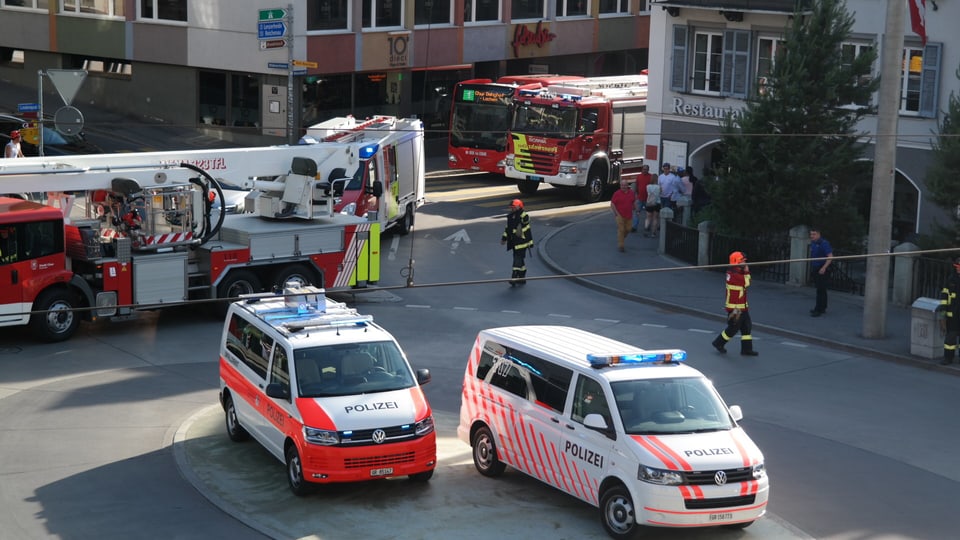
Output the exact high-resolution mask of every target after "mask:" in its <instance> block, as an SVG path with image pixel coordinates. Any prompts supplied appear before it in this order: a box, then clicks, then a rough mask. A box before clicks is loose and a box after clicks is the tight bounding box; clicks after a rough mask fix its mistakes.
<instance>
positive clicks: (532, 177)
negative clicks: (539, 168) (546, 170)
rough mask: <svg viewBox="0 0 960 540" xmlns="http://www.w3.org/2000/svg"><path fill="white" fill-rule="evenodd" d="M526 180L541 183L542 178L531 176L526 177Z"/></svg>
mask: <svg viewBox="0 0 960 540" xmlns="http://www.w3.org/2000/svg"><path fill="white" fill-rule="evenodd" d="M527 180H532V181H534V182H543V177H542V176H533V175H532V174H528V175H527Z"/></svg>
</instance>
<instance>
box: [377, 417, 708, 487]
mask: <svg viewBox="0 0 960 540" xmlns="http://www.w3.org/2000/svg"><path fill="white" fill-rule="evenodd" d="M372 438H373V442H375V443H377V444H382V443H383V441H385V440H386V439H387V432H386V431H384V430H382V429H375V430H373V435H372ZM718 474H719V473H718ZM724 482H726V476H724Z"/></svg>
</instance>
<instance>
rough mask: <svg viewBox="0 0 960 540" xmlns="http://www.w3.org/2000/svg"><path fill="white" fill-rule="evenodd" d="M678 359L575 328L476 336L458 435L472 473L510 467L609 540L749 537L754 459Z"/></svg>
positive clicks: (763, 500) (733, 410)
mask: <svg viewBox="0 0 960 540" xmlns="http://www.w3.org/2000/svg"><path fill="white" fill-rule="evenodd" d="M685 359H686V353H685V352H684V351H681V350H666V351H645V350H643V349H639V348H637V347H634V346H631V345H628V344H626V343H621V342H619V341H615V340H612V339H608V338H605V337H602V336H598V335H595V334H591V333H589V332H585V331H583V330H579V329H576V328H569V327H562V326H514V327H504V328H492V329H488V330H483V331H481V332H480V333H479V335H478V336H477V339H476V342H475V343H474V346H473V349H472V350H471V352H470V357H469V359H468V362H467V369H466V374H465V375H464V382H463V396H462V402H461V405H460V424H459V426H458V428H457V435H458V436H459V438H460V439H461V440H462V441H464V442H466V443H468V444H470V445H471V446H472V447H473V462H474V465H475V466H476V468H477V470H478V471H479V472H480V473H481V474H483V475H485V476H498V475H499V474H501V473H503V471H504V469H505V467H506V466H507V465H510V466H511V467H514V468H516V469H518V470H520V471H522V472H524V473H526V474H528V475H530V476H532V477H534V478H537V479H539V480H541V481H543V482H546V483H547V484H549V485H551V486H553V487H555V488H557V489H560V490H562V491H564V492H566V493H569V494H570V495H573V496H574V497H577V498H580V499H582V500H584V501H586V502H588V503H590V504H592V505H594V506H597V507H599V509H600V518H601V522H602V523H603V526H604V528H605V529H606V531H607V533H608V534H609V535H610V536H612V537H614V538H629V537H631V536H633V535H634V534H635V533H636V532H637V531H638V529H639V528H640V527H641V526H659V527H703V526H724V527H728V528H737V529H739V528H743V527H746V526H748V525H750V524H751V523H753V522H754V521H756V520H757V519H758V518H759V517H761V516H762V515H763V514H764V512H765V511H766V506H767V496H768V492H769V484H768V481H767V475H766V471H765V469H764V462H763V454H761V452H760V450H759V449H758V448H757V446H756V445H755V444H754V443H753V441H751V440H750V438H749V437H747V435H746V433H744V431H743V429H742V428H741V427H740V426H738V425H737V421H738V420H740V419H741V418H742V413H741V412H740V408H739V407H738V406H731V407H729V408H728V407H727V405H726V404H725V403H724V402H723V400H722V399H721V398H720V395H719V394H718V393H717V391H716V390H715V389H714V387H713V385H712V384H711V382H710V381H709V380H707V379H706V377H704V376H703V374H702V373H700V372H699V371H697V370H696V369H693V368H692V367H690V366H687V365H684V364H683V363H682V362H683V360H685Z"/></svg>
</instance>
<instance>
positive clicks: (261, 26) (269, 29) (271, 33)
mask: <svg viewBox="0 0 960 540" xmlns="http://www.w3.org/2000/svg"><path fill="white" fill-rule="evenodd" d="M286 34H287V25H286V23H284V22H283V21H260V22H258V23H257V39H277V38H282V37H283V36H285V35H286Z"/></svg>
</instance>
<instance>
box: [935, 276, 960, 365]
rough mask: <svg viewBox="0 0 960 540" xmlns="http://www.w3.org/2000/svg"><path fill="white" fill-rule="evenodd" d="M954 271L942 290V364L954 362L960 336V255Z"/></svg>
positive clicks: (939, 309)
mask: <svg viewBox="0 0 960 540" xmlns="http://www.w3.org/2000/svg"><path fill="white" fill-rule="evenodd" d="M953 268H954V272H953V273H952V274H950V277H949V278H947V283H946V284H945V285H944V286H943V289H942V290H941V291H940V307H939V308H938V309H937V311H939V312H940V316H941V317H942V318H941V319H940V330H941V331H942V332H943V333H944V336H943V360H942V361H941V362H940V364H941V365H944V366H948V365H950V364H952V363H953V357H954V356H956V354H957V338H958V337H960V300H958V299H957V294H958V293H960V257H957V258H955V259H954V260H953Z"/></svg>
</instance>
